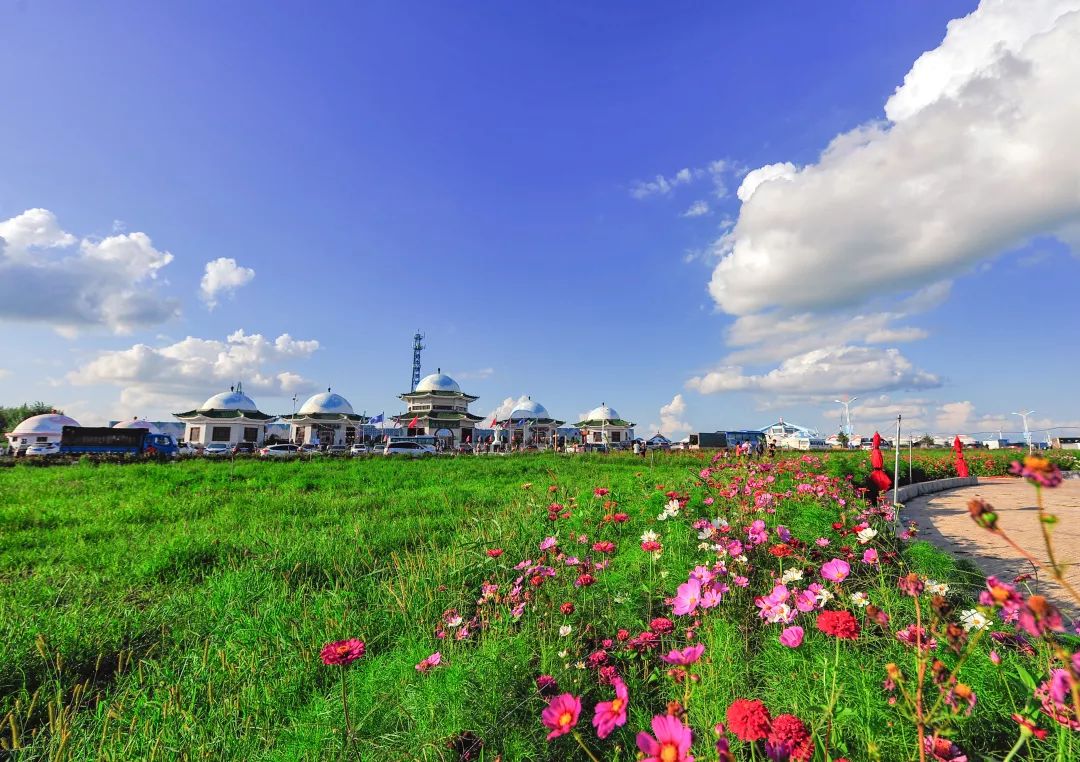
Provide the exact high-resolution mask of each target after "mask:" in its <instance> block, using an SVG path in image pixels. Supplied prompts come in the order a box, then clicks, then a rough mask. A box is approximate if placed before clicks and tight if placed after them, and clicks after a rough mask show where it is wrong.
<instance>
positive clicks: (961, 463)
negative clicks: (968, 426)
mask: <svg viewBox="0 0 1080 762" xmlns="http://www.w3.org/2000/svg"><path fill="white" fill-rule="evenodd" d="M952 448H953V451H954V452H955V453H956V475H957V476H969V475H970V474H969V473H968V464H967V461H966V460H964V443H963V442H961V441H960V436H959V435H957V436H956V439H954V440H953V443H952Z"/></svg>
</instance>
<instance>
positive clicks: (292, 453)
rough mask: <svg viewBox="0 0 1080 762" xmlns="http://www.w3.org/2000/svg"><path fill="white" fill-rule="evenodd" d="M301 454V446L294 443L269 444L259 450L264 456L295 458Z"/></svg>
mask: <svg viewBox="0 0 1080 762" xmlns="http://www.w3.org/2000/svg"><path fill="white" fill-rule="evenodd" d="M299 454H300V448H299V447H297V446H296V445H294V444H276V445H267V446H266V447H264V448H262V449H261V450H259V455H261V456H262V457H264V458H295V457H296V456H297V455H299Z"/></svg>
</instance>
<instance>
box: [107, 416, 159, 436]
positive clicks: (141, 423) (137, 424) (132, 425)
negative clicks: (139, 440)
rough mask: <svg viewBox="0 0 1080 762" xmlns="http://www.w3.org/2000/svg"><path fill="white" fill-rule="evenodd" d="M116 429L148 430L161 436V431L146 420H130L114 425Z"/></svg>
mask: <svg viewBox="0 0 1080 762" xmlns="http://www.w3.org/2000/svg"><path fill="white" fill-rule="evenodd" d="M112 428H114V429H146V430H147V431H149V432H150V433H151V434H160V433H161V430H160V429H159V428H158V427H157V426H155V425H154V424H153V423H151V422H150V421H148V420H146V419H145V418H129V419H128V420H126V421H117V422H116V423H113V424H112Z"/></svg>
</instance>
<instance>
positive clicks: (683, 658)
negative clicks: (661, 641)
mask: <svg viewBox="0 0 1080 762" xmlns="http://www.w3.org/2000/svg"><path fill="white" fill-rule="evenodd" d="M704 652H705V644H704V643H698V644H697V645H696V646H687V647H686V648H684V649H682V650H681V651H680V650H679V649H677V648H676V649H673V650H672V651H671V652H670V653H668V654H667V656H661V657H660V658H661V659H663V660H664V661H666V662H667V663H668V664H678V665H680V666H683V667H686V666H689V665H690V664H693V663H694V662H696V661H697V660H698V659H700V658H701V654H703V653H704Z"/></svg>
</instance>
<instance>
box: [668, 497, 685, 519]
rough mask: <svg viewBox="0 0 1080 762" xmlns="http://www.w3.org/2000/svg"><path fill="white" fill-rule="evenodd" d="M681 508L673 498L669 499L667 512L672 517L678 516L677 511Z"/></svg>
mask: <svg viewBox="0 0 1080 762" xmlns="http://www.w3.org/2000/svg"><path fill="white" fill-rule="evenodd" d="M681 507H682V506H681V505H679V501H678V500H676V499H675V498H671V500H669V501H668V504H667V510H668V511H670V512H671V515H672V516H678V515H679V509H680V508H681Z"/></svg>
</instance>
